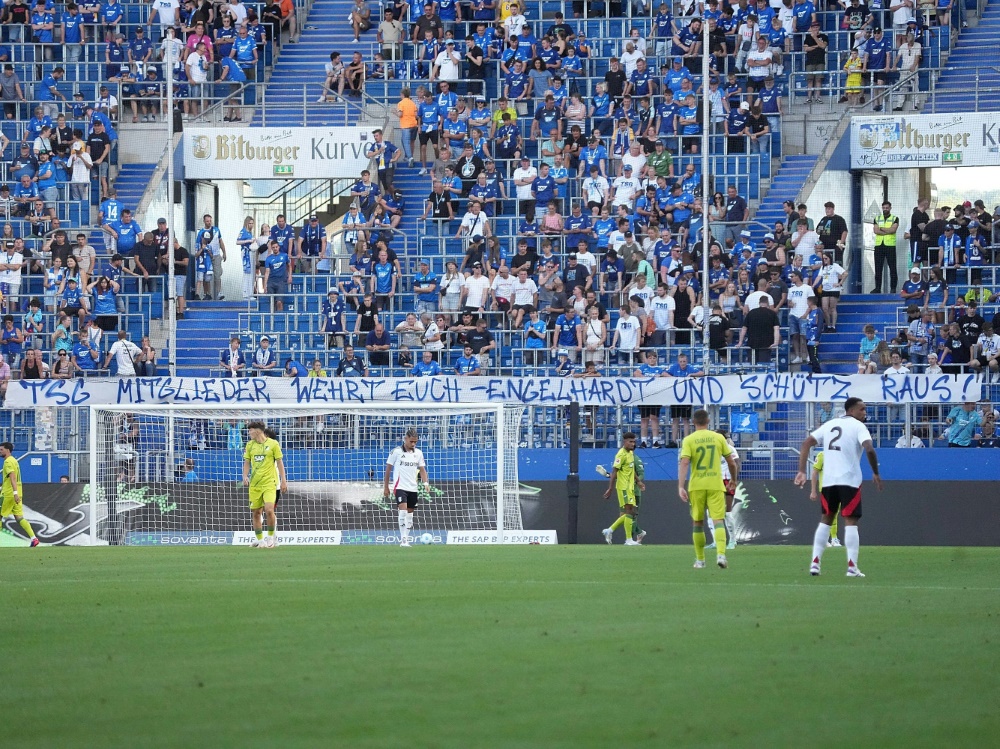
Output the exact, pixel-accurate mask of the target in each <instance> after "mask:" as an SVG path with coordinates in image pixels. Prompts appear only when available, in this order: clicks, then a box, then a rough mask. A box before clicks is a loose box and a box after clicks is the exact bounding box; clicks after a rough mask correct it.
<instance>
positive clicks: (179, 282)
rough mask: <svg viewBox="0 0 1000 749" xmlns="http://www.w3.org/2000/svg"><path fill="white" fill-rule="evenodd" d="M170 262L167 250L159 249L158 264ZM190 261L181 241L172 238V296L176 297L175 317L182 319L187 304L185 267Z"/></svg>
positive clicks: (164, 265) (163, 264)
mask: <svg viewBox="0 0 1000 749" xmlns="http://www.w3.org/2000/svg"><path fill="white" fill-rule="evenodd" d="M169 262H170V258H168V257H167V252H166V251H163V250H161V251H160V265H161V266H163V267H164V268H165V267H167V263H169ZM189 262H190V255H189V254H188V251H187V250H186V249H185V248H184V247H181V243H180V242H178V241H177V239H176V238H175V239H174V296H175V297H176V299H177V319H178V320H183V319H184V307H185V306H186V304H187V301H186V296H187V269H188V263H189Z"/></svg>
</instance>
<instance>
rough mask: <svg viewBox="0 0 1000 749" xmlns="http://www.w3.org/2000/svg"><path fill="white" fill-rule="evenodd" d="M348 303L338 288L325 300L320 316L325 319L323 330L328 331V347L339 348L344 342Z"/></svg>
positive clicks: (329, 293)
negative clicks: (344, 300) (342, 297)
mask: <svg viewBox="0 0 1000 749" xmlns="http://www.w3.org/2000/svg"><path fill="white" fill-rule="evenodd" d="M346 310H347V305H346V304H344V302H343V300H342V299H341V298H340V292H339V291H337V290H336V289H334V290H332V291H330V292H328V293H327V295H326V299H324V300H323V309H322V310H321V311H320V316H321V317H322V319H323V332H324V333H326V347H327V348H331V349H332V348H337V347H339V346H342V345H343V343H344V333H345V331H346V330H347V325H346V323H345V316H344V314H345V312H346Z"/></svg>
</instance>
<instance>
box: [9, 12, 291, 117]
mask: <svg viewBox="0 0 1000 749" xmlns="http://www.w3.org/2000/svg"><path fill="white" fill-rule="evenodd" d="M31 6H32V7H29V5H28V4H26V3H24V2H23V1H22V0H16V1H15V2H13V3H6V4H5V5H4V9H3V14H2V16H0V29H2V30H3V32H4V35H5V39H6V41H7V43H6V44H2V45H0V64H2V65H3V66H4V73H3V77H2V78H0V98H2V100H3V104H4V110H5V114H6V117H7V118H8V119H22V118H23V119H27V118H28V116H29V115H28V113H24V112H22V110H19V106H29V105H28V104H22V103H23V102H27V101H28V100H27V99H26V97H25V91H26V88H27V84H29V83H33V84H34V99H35V100H36V101H39V102H41V104H42V106H43V108H44V114H45V115H46V116H47V117H49V118H51V119H53V120H54V119H55V118H56V116H57V114H58V113H59V112H60V111H62V112H63V113H64V114H66V115H67V117H68V118H71V117H75V118H76V119H81V118H82V116H83V99H86V98H88V97H87V96H85V95H83V94H82V93H81V94H80V97H79V98H80V100H78V97H77V96H73V98H72V99H71V98H70V95H69V94H68V93H67V92H66V91H65V88H66V86H64V85H63V79H64V76H65V73H66V70H67V68H70V69H71V73H72V75H71V80H73V81H76V82H77V83H75V84H74V88H76V89H78V90H79V89H82V88H86V86H85V85H84V84H86V83H88V82H89V83H96V82H100V83H103V84H104V86H103V87H102V88H101V91H100V100H99V102H98V103H97V104H96V106H97V108H98V109H102V110H103V111H105V112H106V113H107V114H108V115H109V116H110V117H111V118H112V119H114V120H115V121H117V118H118V116H119V110H121V115H122V116H127V113H128V112H130V113H131V120H132V122H134V123H138V122H140V121H141V122H155V121H158V120H159V118H160V117H161V116H164V115H166V111H165V107H164V98H165V89H164V82H165V81H166V80H167V77H168V75H169V78H170V81H171V85H172V86H173V93H174V96H175V97H177V101H178V109H179V110H180V111H181V112H182V113H183V114H184V115H185V116H193V115H197V114H198V113H199V112H200V111H201V110H202V108H203V107H204V106H205V105H206V104H207V103H208V102H210V101H212V100H214V99H216V98H218V97H219V96H225V94H224V93H221V92H220V93H218V94H217V92H216V89H215V88H214V86H213V84H214V83H216V82H218V83H222V84H229V85H230V86H231V89H232V91H235V90H236V89H238V88H239V86H240V85H242V84H245V83H247V82H253V81H255V80H257V78H258V73H259V71H262V68H261V66H260V65H259V63H261V62H262V61H263V60H265V59H270V52H271V50H272V45H273V47H275V48H276V47H277V46H279V45H280V44H281V39H282V30H287V32H288V37H287V38H288V40H289V41H292V42H294V41H297V38H298V24H297V19H296V14H295V5H294V2H293V1H292V0H281V1H280V2H272V3H263V4H260V5H256V4H255V5H254V6H253V7H248V6H247V5H246V4H245V3H243V2H242V0H229V1H228V2H223V3H213V2H209V0H184V2H181V1H180V0H152V2H151V3H150V5H149V8H148V12H144V13H142V14H140V17H139V18H138V19H137V18H135V17H133V16H131V15H127V14H126V12H125V6H123V5H122V4H121V3H120V2H118V1H117V0H110V2H105V3H87V2H83V3H80V4H77V3H74V2H68V3H66V4H65V5H61V6H59V7H58V8H57V7H56V6H55V5H54V4H53V3H52V2H51V0H49V1H48V2H46V1H45V0H39V2H38V3H37V5H36V4H34V3H31ZM168 67H169V68H170V69H169V70H168ZM88 90H89V89H88ZM252 101H253V94H252V92H248V93H245V94H244V96H243V99H242V100H233V101H230V102H229V103H230V105H231V106H230V107H229V108H228V109H227V110H226V112H225V117H224V119H225V120H226V121H240V120H241V119H243V110H242V108H241V107H240V104H249V103H252Z"/></svg>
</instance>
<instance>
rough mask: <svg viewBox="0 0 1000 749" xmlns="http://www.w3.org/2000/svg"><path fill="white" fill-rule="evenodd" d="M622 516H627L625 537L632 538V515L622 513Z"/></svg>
mask: <svg viewBox="0 0 1000 749" xmlns="http://www.w3.org/2000/svg"><path fill="white" fill-rule="evenodd" d="M622 517H623V518H625V538H627V539H630V538H632V523H633V521H632V516H631V515H622Z"/></svg>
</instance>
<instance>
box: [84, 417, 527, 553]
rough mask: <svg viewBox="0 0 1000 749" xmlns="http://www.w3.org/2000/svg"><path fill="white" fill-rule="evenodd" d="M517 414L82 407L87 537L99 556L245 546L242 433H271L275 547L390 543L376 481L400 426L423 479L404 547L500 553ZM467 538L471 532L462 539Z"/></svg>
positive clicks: (517, 515)
mask: <svg viewBox="0 0 1000 749" xmlns="http://www.w3.org/2000/svg"><path fill="white" fill-rule="evenodd" d="M522 412H523V407H521V406H511V405H494V404H483V405H451V404H448V405H435V406H426V405H421V406H409V405H408V404H398V403H385V402H373V403H369V404H365V405H359V406H343V405H338V406H336V407H330V408H317V407H316V406H315V405H310V406H298V405H294V404H288V405H280V406H279V405H274V406H269V407H265V408H261V407H245V408H239V407H235V406H221V405H220V406H218V407H211V406H205V405H201V406H199V407H186V406H178V405H176V404H174V405H169V406H158V405H153V406H144V407H136V406H129V407H117V406H92V407H91V411H90V413H91V422H90V427H91V429H90V457H91V460H90V471H91V487H96V490H95V491H91V492H90V503H91V521H90V522H91V538H92V539H96V541H95V542H96V543H108V544H135V545H139V544H143V545H161V544H192V545H194V544H230V543H231V544H241V543H249V541H250V539H251V538H252V536H253V529H252V526H251V515H250V510H249V504H248V491H247V488H246V487H245V486H243V483H242V475H243V474H242V471H243V454H244V449H245V447H246V444H247V441H248V439H249V436H248V434H247V427H246V425H247V424H248V423H250V422H252V421H262V422H264V423H265V424H266V425H267V426H268V427H269V428H270V429H272V430H273V431H274V432H276V433H277V439H278V442H279V443H280V445H281V447H282V452H283V454H284V463H285V470H286V473H287V478H288V488H287V491H285V492H282V493H281V499H280V500H279V502H278V506H277V508H276V515H277V518H278V526H277V536H278V542H279V543H292V544H295V543H300V544H305V543H331V544H339V543H343V544H358V543H395V542H398V538H397V536H398V533H399V528H398V521H397V510H396V504H395V500H394V498H390V499H389V500H386V498H385V497H384V494H383V477H384V471H385V465H386V459H387V458H388V456H389V452H390V451H391V450H392V449H393V448H394V447H395V446H397V445H399V444H400V443H401V441H402V439H403V435H404V434H405V432H406V430H407V429H409V428H410V427H414V428H416V429H417V432H418V433H419V435H420V436H419V442H418V445H417V446H418V447H419V448H420V449H421V450H422V451H423V453H424V457H425V460H426V463H427V472H428V476H429V479H430V490H429V491H427V490H425V489H423V488H422V489H421V493H420V502H419V505H418V508H417V511H416V514H415V515H414V528H413V531H412V532H411V533H412V534H413V535H415V536H418V537H419V536H421V535H422V534H424V533H430V534H431V535H432V536H433V537H434V540H435V542H438V543H440V542H446V541H448V540H449V536H451V537H452V541H455V540H458V539H457V537H456V534H462V533H464V534H465V538H467V539H471V538H475V540H476V541H479V542H501V543H502V542H503V540H504V533H505V532H506V531H512V530H520V529H521V528H522V523H521V508H520V505H519V502H518V477H517V447H518V440H517V435H518V430H519V429H520V422H521V415H522ZM476 531H479V532H481V533H476V534H474V533H470V532H476Z"/></svg>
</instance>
